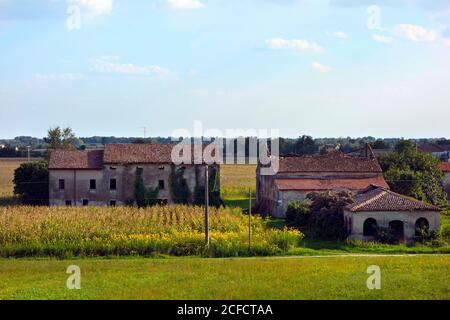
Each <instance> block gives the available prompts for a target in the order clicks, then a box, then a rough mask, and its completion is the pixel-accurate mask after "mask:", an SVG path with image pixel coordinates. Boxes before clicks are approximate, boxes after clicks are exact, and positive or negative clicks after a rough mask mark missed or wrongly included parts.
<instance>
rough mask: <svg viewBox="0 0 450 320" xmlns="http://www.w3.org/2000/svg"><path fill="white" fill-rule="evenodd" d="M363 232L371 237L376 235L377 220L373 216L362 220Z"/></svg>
mask: <svg viewBox="0 0 450 320" xmlns="http://www.w3.org/2000/svg"><path fill="white" fill-rule="evenodd" d="M363 234H364V236H366V237H373V236H376V235H377V221H376V220H375V219H374V218H369V219H367V220H366V221H364V229H363Z"/></svg>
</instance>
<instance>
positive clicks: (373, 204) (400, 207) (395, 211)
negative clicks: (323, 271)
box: [344, 186, 441, 242]
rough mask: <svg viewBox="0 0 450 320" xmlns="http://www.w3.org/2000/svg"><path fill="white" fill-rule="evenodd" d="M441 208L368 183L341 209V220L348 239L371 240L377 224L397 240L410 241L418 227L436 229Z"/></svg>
mask: <svg viewBox="0 0 450 320" xmlns="http://www.w3.org/2000/svg"><path fill="white" fill-rule="evenodd" d="M440 211H441V209H440V208H438V207H436V206H433V205H430V204H427V203H425V202H421V201H418V200H416V199H413V198H410V197H407V196H404V195H400V194H398V193H395V192H392V191H390V190H387V189H385V188H378V187H374V186H372V187H369V188H367V189H366V190H364V191H362V192H360V193H359V194H357V195H356V196H355V198H354V203H352V204H350V205H348V206H347V207H346V208H345V209H344V223H345V226H346V227H347V230H348V232H349V234H350V236H349V238H350V239H351V240H363V241H370V240H374V239H375V236H376V232H377V230H378V229H379V228H385V229H388V230H390V231H391V232H392V234H394V235H395V237H396V238H398V240H400V241H405V242H411V241H413V240H414V237H415V236H416V230H417V229H418V228H426V229H428V230H430V231H438V230H439V223H440V222H439V219H440Z"/></svg>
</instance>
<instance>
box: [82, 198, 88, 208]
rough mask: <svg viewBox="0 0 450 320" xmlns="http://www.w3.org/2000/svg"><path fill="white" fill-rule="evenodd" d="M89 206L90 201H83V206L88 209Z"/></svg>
mask: <svg viewBox="0 0 450 320" xmlns="http://www.w3.org/2000/svg"><path fill="white" fill-rule="evenodd" d="M88 205H89V200H88V199H83V206H84V207H86V206H88Z"/></svg>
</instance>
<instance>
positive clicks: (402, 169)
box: [379, 140, 447, 205]
mask: <svg viewBox="0 0 450 320" xmlns="http://www.w3.org/2000/svg"><path fill="white" fill-rule="evenodd" d="M379 161H380V165H381V167H382V169H383V172H384V177H385V179H386V181H387V182H388V184H389V186H390V188H391V190H392V191H394V192H397V193H400V194H404V195H407V196H410V197H414V198H416V199H418V200H421V201H425V202H429V203H432V204H434V205H444V204H447V194H446V193H445V192H444V191H443V190H442V179H443V173H442V172H441V171H440V170H439V168H438V165H439V163H440V161H439V159H438V158H436V157H434V156H433V155H431V154H428V153H424V152H420V151H417V148H416V146H415V144H414V143H413V142H411V141H408V140H402V141H399V142H397V144H396V145H395V152H394V153H392V154H389V155H386V156H383V157H381V158H380V159H379Z"/></svg>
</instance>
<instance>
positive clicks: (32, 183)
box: [14, 161, 49, 205]
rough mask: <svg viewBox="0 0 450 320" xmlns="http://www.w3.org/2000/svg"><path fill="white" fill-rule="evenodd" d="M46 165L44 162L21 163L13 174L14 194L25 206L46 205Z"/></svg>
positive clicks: (47, 179) (47, 177)
mask: <svg viewBox="0 0 450 320" xmlns="http://www.w3.org/2000/svg"><path fill="white" fill-rule="evenodd" d="M48 182H49V175H48V165H47V162H45V161H37V162H30V163H23V164H21V165H20V167H19V168H17V169H16V170H15V172H14V194H16V195H18V196H19V197H20V198H21V200H22V202H23V203H24V204H27V205H46V204H48Z"/></svg>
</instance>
